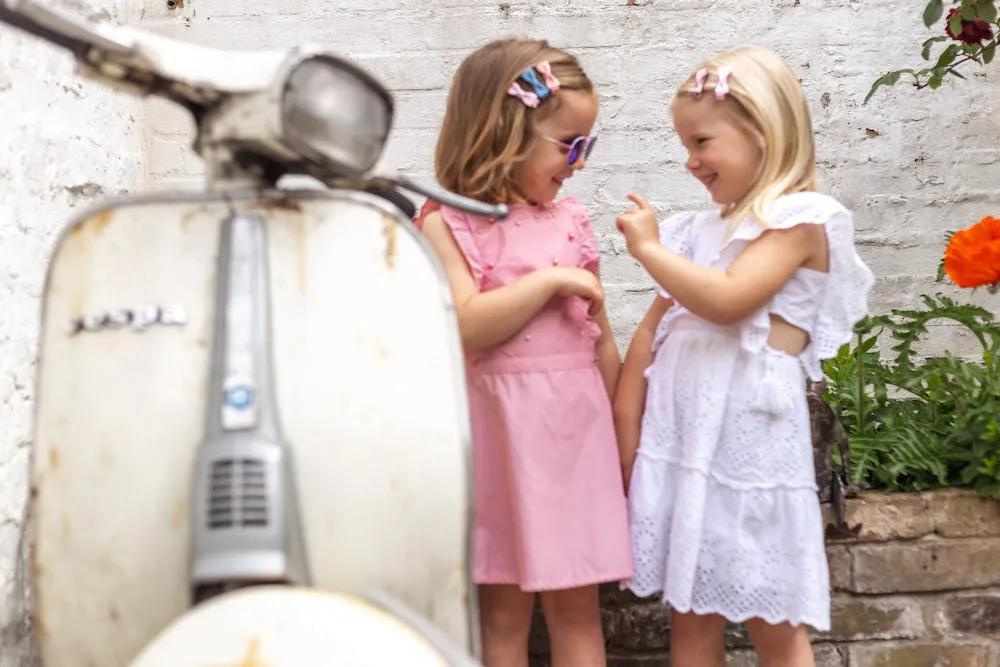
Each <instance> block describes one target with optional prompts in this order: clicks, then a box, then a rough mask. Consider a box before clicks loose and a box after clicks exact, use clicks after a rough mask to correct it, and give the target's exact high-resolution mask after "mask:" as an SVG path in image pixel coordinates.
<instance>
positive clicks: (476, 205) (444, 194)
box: [378, 174, 509, 220]
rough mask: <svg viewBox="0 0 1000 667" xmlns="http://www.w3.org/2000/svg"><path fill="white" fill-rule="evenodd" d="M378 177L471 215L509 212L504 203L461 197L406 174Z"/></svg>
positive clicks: (499, 217) (497, 215) (503, 215)
mask: <svg viewBox="0 0 1000 667" xmlns="http://www.w3.org/2000/svg"><path fill="white" fill-rule="evenodd" d="M378 178H380V179H384V180H386V181H388V182H390V183H392V184H393V185H396V186H399V187H401V188H404V189H406V190H410V191H411V192H416V193H418V194H422V195H424V196H425V197H427V198H429V199H433V200H434V201H436V202H438V203H439V204H444V205H445V206H450V207H452V208H457V209H458V210H460V211H465V212H466V213H472V214H473V215H481V216H484V217H488V218H496V219H497V220H503V219H504V218H506V217H507V214H508V212H509V211H508V209H507V205H506V204H486V203H484V202H481V201H476V200H475V199H470V198H468V197H463V196H462V195H456V194H455V193H453V192H448V191H447V190H443V189H441V188H435V187H431V186H427V185H422V184H420V183H416V182H414V181H412V180H410V179H409V178H407V177H406V176H402V175H398V174H397V175H393V176H383V175H379V176H378Z"/></svg>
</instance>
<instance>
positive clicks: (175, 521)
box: [170, 500, 188, 528]
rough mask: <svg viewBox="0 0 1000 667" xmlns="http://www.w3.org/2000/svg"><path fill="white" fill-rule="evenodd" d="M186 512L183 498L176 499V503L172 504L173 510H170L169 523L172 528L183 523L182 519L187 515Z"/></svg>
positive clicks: (185, 503) (186, 508)
mask: <svg viewBox="0 0 1000 667" xmlns="http://www.w3.org/2000/svg"><path fill="white" fill-rule="evenodd" d="M187 514H188V506H187V502H185V501H183V500H179V501H177V503H175V504H174V509H173V511H172V512H170V525H171V526H173V527H174V528H179V527H180V526H182V525H184V519H185V518H186V517H187Z"/></svg>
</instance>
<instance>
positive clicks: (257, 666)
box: [236, 637, 264, 667]
mask: <svg viewBox="0 0 1000 667" xmlns="http://www.w3.org/2000/svg"><path fill="white" fill-rule="evenodd" d="M236 667H264V663H263V662H261V660H260V639H258V638H257V637H254V638H253V639H251V640H250V643H249V644H247V654H246V655H245V656H244V657H243V659H242V660H240V663H239V664H238V665H236Z"/></svg>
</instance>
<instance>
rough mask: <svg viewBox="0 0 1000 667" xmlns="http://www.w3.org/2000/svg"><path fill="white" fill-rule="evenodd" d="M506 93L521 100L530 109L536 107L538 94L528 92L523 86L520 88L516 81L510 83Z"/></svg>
mask: <svg viewBox="0 0 1000 667" xmlns="http://www.w3.org/2000/svg"><path fill="white" fill-rule="evenodd" d="M507 94H508V95H510V96H511V97H516V98H517V99H519V100H521V102H523V103H524V106H526V107H531V108H532V109H534V108H536V107H538V102H539V100H538V95H536V94H534V93H529V92H528V91H527V90H525V89H524V88H521V86H519V85H518V83H517V82H516V81H515V82H514V83H512V84H510V88H508V89H507Z"/></svg>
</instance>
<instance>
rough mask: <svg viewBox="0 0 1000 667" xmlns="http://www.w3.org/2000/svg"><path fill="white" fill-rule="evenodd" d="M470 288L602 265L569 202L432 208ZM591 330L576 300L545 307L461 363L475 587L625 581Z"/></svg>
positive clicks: (610, 434)
mask: <svg viewBox="0 0 1000 667" xmlns="http://www.w3.org/2000/svg"><path fill="white" fill-rule="evenodd" d="M441 215H442V217H443V219H444V221H445V223H446V224H447V225H448V228H449V229H450V230H451V233H452V236H453V237H454V239H455V242H456V243H457V244H458V246H459V248H460V249H461V250H462V253H463V254H464V255H465V259H466V261H467V262H468V265H469V269H470V270H471V272H472V276H473V278H474V279H475V281H476V283H477V284H478V286H479V289H480V291H482V292H485V291H488V290H491V289H496V288H498V287H502V286H504V285H506V284H508V283H511V282H513V281H515V280H517V279H518V278H520V277H522V276H524V275H526V274H528V273H531V272H532V271H535V270H537V269H541V268H545V267H550V266H553V265H559V266H569V267H572V266H576V267H583V268H587V269H590V270H596V269H597V267H598V264H599V259H600V257H599V254H598V251H597V243H596V241H595V239H594V232H593V228H592V227H591V223H590V219H589V217H588V216H587V212H586V209H585V207H584V206H583V204H581V203H580V202H579V201H578V200H577V199H575V198H568V199H563V200H561V201H560V202H557V203H554V204H550V205H547V206H543V207H536V206H528V205H515V206H513V207H511V212H510V215H509V217H508V218H507V219H506V220H503V221H500V222H497V221H494V220H492V219H489V218H482V217H478V216H473V215H468V214H465V213H462V212H460V211H457V210H455V209H452V208H449V207H447V206H445V207H442V208H441ZM599 336H600V328H599V327H598V325H597V323H596V322H595V321H594V320H593V318H591V317H590V316H589V314H588V313H587V303H586V302H585V301H584V300H583V299H580V298H577V297H574V298H570V299H564V298H558V297H557V298H554V299H552V300H551V301H550V302H549V303H548V305H546V306H545V307H544V308H543V309H542V310H541V311H539V313H538V314H537V315H536V316H535V317H534V318H533V319H532V320H531V321H530V322H529V323H528V325H527V326H526V327H525V328H524V329H522V330H521V331H520V332H518V333H517V334H516V335H514V336H513V337H511V338H510V339H508V340H507V341H505V342H503V343H501V344H499V345H496V346H494V347H492V348H489V349H486V350H478V351H474V352H470V353H467V355H466V371H467V377H468V390H469V408H470V414H471V419H472V439H473V460H474V469H475V484H476V490H475V503H476V518H475V540H474V554H473V573H474V578H475V581H476V582H477V583H480V584H517V585H519V586H520V587H521V588H522V589H523V590H525V591H543V590H559V589H566V588H575V587H579V586H585V585H589V584H595V583H600V582H606V581H620V580H623V579H628V578H630V577H631V576H632V555H631V548H630V541H629V533H628V513H627V509H626V502H625V494H624V490H623V489H622V482H621V474H620V472H619V470H620V469H619V463H618V450H617V447H616V443H615V432H614V424H613V421H612V416H611V404H610V401H609V399H608V394H607V391H606V389H605V387H604V382H603V380H602V378H601V373H600V367H599V365H598V361H597V355H596V347H595V343H596V341H597V339H598V338H599Z"/></svg>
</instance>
